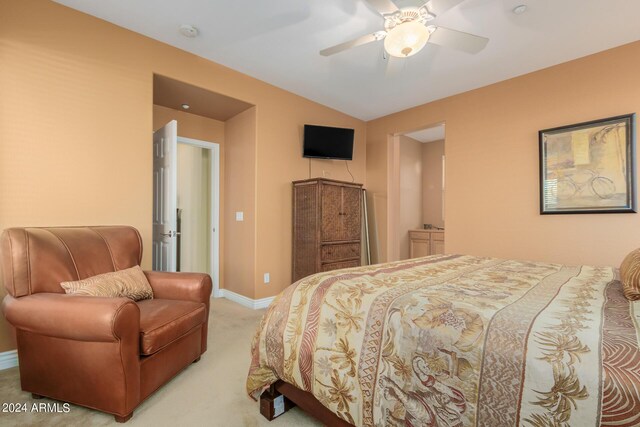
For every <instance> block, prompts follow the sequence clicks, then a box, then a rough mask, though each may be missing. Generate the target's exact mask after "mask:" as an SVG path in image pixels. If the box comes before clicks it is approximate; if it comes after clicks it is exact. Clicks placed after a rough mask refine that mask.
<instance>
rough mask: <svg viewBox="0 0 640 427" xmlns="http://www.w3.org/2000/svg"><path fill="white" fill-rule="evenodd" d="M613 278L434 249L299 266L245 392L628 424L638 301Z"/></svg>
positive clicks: (332, 412) (568, 422)
mask: <svg viewBox="0 0 640 427" xmlns="http://www.w3.org/2000/svg"><path fill="white" fill-rule="evenodd" d="M616 275H617V271H616V270H615V269H613V268H610V267H590V266H577V267H572V266H564V265H559V264H548V263H537V262H524V261H515V260H502V259H494V258H482V257H473V256H465V255H441V256H432V257H426V258H419V259H414V260H408V261H400V262H393V263H387V264H379V265H373V266H366V267H357V268H352V269H346V270H339V271H337V272H327V273H320V274H316V275H313V276H309V277H307V278H305V279H302V280H300V281H298V282H296V283H295V284H293V285H291V286H290V287H288V288H287V289H285V290H284V291H283V292H282V293H281V294H280V295H279V296H278V297H277V298H276V300H275V301H274V302H273V303H272V304H271V306H270V307H269V309H268V310H267V313H266V314H265V316H264V318H263V320H262V322H261V325H260V327H259V329H258V331H257V333H256V335H255V338H254V340H253V344H252V359H251V367H250V371H249V375H248V379H247V391H248V393H249V395H251V396H252V397H254V398H257V397H258V396H259V395H260V394H261V393H262V392H263V391H264V390H265V389H267V388H269V387H271V390H272V391H274V390H275V391H279V392H281V393H283V394H285V395H286V396H288V397H290V398H291V399H292V400H293V401H294V402H296V403H299V404H300V402H303V401H304V404H300V406H302V407H303V409H307V410H308V411H310V412H312V413H313V415H315V416H318V417H319V418H320V419H322V420H323V421H324V422H325V423H327V424H329V425H332V424H338V423H342V425H349V424H351V425H356V426H415V427H417V426H430V427H431V426H439V427H443V426H448V427H454V426H491V427H496V426H536V427H546V426H596V425H602V426H638V425H640V349H639V336H640V328H639V326H638V323H639V322H640V302H639V301H636V302H630V301H628V300H627V299H625V297H624V295H623V293H622V285H621V283H620V282H619V281H618V280H617V277H616ZM330 417H333V421H335V422H332V421H331V418H330ZM327 420H329V421H327Z"/></svg>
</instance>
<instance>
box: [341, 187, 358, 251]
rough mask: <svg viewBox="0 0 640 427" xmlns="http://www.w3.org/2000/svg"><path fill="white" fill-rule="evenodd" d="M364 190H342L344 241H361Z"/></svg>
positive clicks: (350, 188)
mask: <svg viewBox="0 0 640 427" xmlns="http://www.w3.org/2000/svg"><path fill="white" fill-rule="evenodd" d="M361 203H362V190H361V189H360V188H353V187H343V188H342V215H341V217H342V232H343V233H344V234H343V238H344V240H357V239H360V233H361V231H362V228H361V216H362V212H361V206H360V205H361Z"/></svg>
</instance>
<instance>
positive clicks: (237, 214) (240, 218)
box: [236, 212, 244, 221]
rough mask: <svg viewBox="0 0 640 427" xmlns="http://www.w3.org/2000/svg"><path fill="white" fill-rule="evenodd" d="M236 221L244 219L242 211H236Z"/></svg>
mask: <svg viewBox="0 0 640 427" xmlns="http://www.w3.org/2000/svg"><path fill="white" fill-rule="evenodd" d="M236 221H244V212H236Z"/></svg>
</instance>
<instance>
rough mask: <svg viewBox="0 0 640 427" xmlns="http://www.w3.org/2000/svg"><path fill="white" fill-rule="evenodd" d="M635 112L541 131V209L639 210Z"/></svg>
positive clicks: (574, 211)
mask: <svg viewBox="0 0 640 427" xmlns="http://www.w3.org/2000/svg"><path fill="white" fill-rule="evenodd" d="M635 118H636V117H635V114H627V115H624V116H617V117H611V118H608V119H602V120H594V121H592V122H586V123H578V124H575V125H569V126H561V127H557V128H553V129H546V130H541V131H540V132H539V143H540V213H541V214H543V215H546V214H577V213H634V212H636V189H635Z"/></svg>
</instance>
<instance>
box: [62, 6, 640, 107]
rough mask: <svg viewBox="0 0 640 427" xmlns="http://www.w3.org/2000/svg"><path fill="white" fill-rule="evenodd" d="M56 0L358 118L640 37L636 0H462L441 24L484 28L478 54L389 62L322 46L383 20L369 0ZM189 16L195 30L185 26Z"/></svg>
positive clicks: (374, 53)
mask: <svg viewBox="0 0 640 427" xmlns="http://www.w3.org/2000/svg"><path fill="white" fill-rule="evenodd" d="M57 1H58V3H61V4H64V5H67V6H70V7H72V8H74V9H78V10H80V11H83V12H86V13H88V14H91V15H94V16H97V17H99V18H102V19H105V20H107V21H109V22H112V23H114V24H117V25H120V26H122V27H125V28H128V29H131V30H133V31H136V32H139V33H141V34H144V35H146V36H149V37H152V38H154V39H157V40H160V41H163V42H165V43H168V44H170V45H173V46H176V47H178V48H180V49H184V50H187V51H190V52H193V53H195V54H197V55H200V56H202V57H205V58H208V59H211V60H212V61H215V62H218V63H220V64H223V65H226V66H228V67H231V68H233V69H236V70H238V71H241V72H243V73H246V74H249V75H251V76H253V77H256V78H258V79H261V80H264V81H266V82H268V83H271V84H273V85H275V86H278V87H281V88H283V89H286V90H289V91H291V92H294V93H296V94H299V95H302V96H304V97H307V98H309V99H312V100H314V101H317V102H319V103H321V104H325V105H328V106H330V107H333V108H335V109H337V110H340V111H343V112H345V113H347V114H350V115H352V116H355V117H358V118H360V119H363V120H370V119H373V118H376V117H380V116H383V115H386V114H389V113H392V112H396V111H400V110H404V109H406V108H409V107H412V106H415V105H420V104H424V103H426V102H429V101H433V100H436V99H440V98H444V97H446V96H450V95H453V94H456V93H460V92H464V91H467V90H470V89H474V88H478V87H482V86H486V85H488V84H491V83H495V82H498V81H501V80H505V79H508V78H511V77H515V76H518V75H521V74H525V73H528V72H531V71H534V70H538V69H541V68H545V67H548V66H551V65H554V64H558V63H561V62H566V61H568V60H571V59H574V58H579V57H582V56H585V55H588V54H591V53H595V52H599V51H602V50H605V49H608V48H611V47H614V46H619V45H622V44H625V43H629V42H632V41H636V40H638V39H640V25H638V22H637V21H638V18H637V17H638V16H640V1H637V0H606V1H602V0H466V1H465V2H464V3H462V4H460V5H458V6H457V7H455V8H453V9H451V10H449V11H447V12H446V13H444V14H443V15H442V16H441V17H439V18H438V19H437V20H436V24H437V25H442V26H445V27H449V28H453V29H457V30H461V31H466V32H470V33H474V34H478V35H481V36H485V37H489V38H490V41H489V44H488V46H487V48H486V49H485V50H484V51H482V52H481V53H479V54H477V55H469V54H465V53H461V52H458V51H454V50H450V49H446V48H443V47H440V46H436V45H431V44H428V45H427V46H426V47H425V49H424V50H423V51H421V52H419V53H418V54H416V55H415V56H412V57H410V58H407V59H397V58H394V59H393V60H392V61H390V62H389V61H387V60H385V59H383V56H382V53H383V47H382V42H375V43H371V44H369V45H365V46H360V47H357V48H355V49H353V50H350V51H347V52H343V53H340V54H337V55H335V56H332V57H323V56H320V55H319V54H318V51H319V50H320V49H323V48H326V47H329V46H332V45H334V44H337V43H341V42H343V41H347V40H350V39H352V38H355V37H358V36H360V35H363V34H366V33H370V32H373V31H376V30H379V29H381V27H382V22H383V21H382V18H381V17H380V15H379V14H377V13H376V12H375V11H374V10H373V9H372V8H370V7H369V6H368V4H367V3H365V2H364V0H315V1H311V0H268V1H267V0H181V1H179V2H178V1H176V0H135V1H131V0H102V1H95V0H57ZM416 1H418V4H421V3H420V1H419V0H397V1H396V4H398V5H399V6H405V5H408V4H415V3H416ZM521 3H526V4H528V6H529V9H528V11H527V12H526V13H525V14H523V15H515V14H513V13H512V12H511V10H512V9H513V7H515V6H516V5H518V4H521ZM185 23H189V24H192V25H195V26H196V27H197V28H198V29H199V30H200V33H201V35H200V36H199V37H197V38H195V39H188V38H185V37H183V36H182V35H180V33H179V32H178V27H179V26H180V25H181V24H185Z"/></svg>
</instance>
